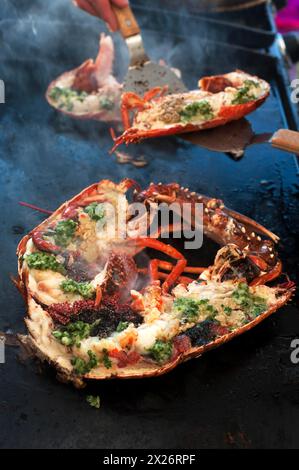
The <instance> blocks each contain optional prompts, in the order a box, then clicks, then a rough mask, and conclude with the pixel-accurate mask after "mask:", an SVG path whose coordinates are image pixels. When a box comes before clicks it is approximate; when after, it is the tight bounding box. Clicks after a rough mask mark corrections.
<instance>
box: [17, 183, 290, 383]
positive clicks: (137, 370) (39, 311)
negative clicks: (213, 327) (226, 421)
mask: <svg viewBox="0 0 299 470" xmlns="http://www.w3.org/2000/svg"><path fill="white" fill-rule="evenodd" d="M105 185H107V187H108V188H109V185H112V186H113V187H114V189H115V188H116V190H117V191H119V192H120V193H124V192H125V190H126V188H127V187H128V186H129V185H132V181H131V180H123V181H122V182H121V183H120V184H119V185H114V184H113V183H112V182H110V181H108V180H103V181H101V182H100V183H95V184H93V185H91V186H89V187H88V188H86V189H84V190H83V191H81V192H80V193H79V194H78V195H76V196H75V197H73V198H72V199H70V200H69V201H67V202H65V203H64V204H62V205H61V206H60V207H59V208H58V209H57V210H56V211H55V212H54V213H53V214H52V215H51V216H50V217H49V218H48V219H46V220H45V221H44V222H42V223H41V224H39V225H38V227H36V228H35V229H34V231H36V230H37V229H41V228H43V226H45V225H48V224H49V223H50V222H52V221H54V220H55V219H56V218H59V217H60V216H61V215H62V214H63V212H64V211H65V209H66V208H67V207H68V206H71V205H74V204H76V203H78V202H79V201H80V200H82V199H84V198H86V197H88V196H90V195H92V194H93V193H95V191H97V190H98V189H99V188H103V187H105ZM31 233H32V232H30V233H29V234H28V235H26V236H25V237H23V239H22V240H21V241H20V243H19V245H18V247H17V256H18V274H19V277H18V279H17V281H16V285H17V287H18V288H19V290H20V292H21V293H22V295H23V296H24V299H25V301H26V303H27V307H28V311H27V316H26V318H25V323H26V326H27V328H28V336H23V337H21V339H22V341H23V342H26V344H27V346H28V345H29V346H30V347H31V348H32V350H33V351H34V353H35V355H36V356H37V357H39V358H40V359H41V360H43V361H47V362H48V363H50V364H52V365H53V366H54V367H55V368H56V370H57V371H58V378H59V379H60V380H63V381H70V382H72V383H73V384H74V385H75V386H76V387H82V386H84V380H85V379H95V380H100V379H107V378H114V377H116V378H122V379H128V378H142V377H153V376H159V375H162V374H165V373H166V372H169V371H170V370H172V369H174V368H175V367H176V366H177V365H179V364H180V363H182V362H185V361H187V360H189V359H192V358H195V357H199V356H201V355H202V354H203V353H205V352H206V351H209V350H210V349H214V348H216V347H218V346H220V345H222V344H224V343H227V342H228V341H230V340H231V339H233V338H234V337H236V336H239V335H241V334H242V333H245V332H246V331H249V330H251V329H252V328H253V327H254V326H256V325H258V324H259V323H261V322H262V321H263V320H265V319H266V318H267V317H269V316H270V315H271V314H272V313H274V312H275V311H276V310H278V309H279V308H281V307H282V306H283V305H284V304H286V303H287V302H288V301H289V300H290V299H291V297H292V295H293V293H294V290H295V287H294V284H293V283H292V282H289V283H287V284H285V285H281V286H277V287H276V289H279V292H280V296H279V299H278V300H277V303H276V304H275V305H273V306H271V308H269V309H268V310H267V311H266V312H264V313H262V314H261V315H259V316H258V317H257V318H255V319H254V320H252V321H251V322H249V323H247V324H246V325H244V326H242V327H240V328H238V329H235V330H234V331H232V332H230V333H228V334H225V335H223V336H220V337H218V338H217V339H215V340H214V341H211V342H210V343H208V344H205V345H203V346H198V347H191V348H190V349H188V350H187V351H185V352H183V353H180V354H179V355H178V356H177V357H176V358H175V359H174V360H172V361H171V362H168V363H167V364H164V365H162V366H159V365H157V364H155V363H153V362H152V361H146V360H142V361H139V362H138V363H137V364H134V365H127V366H126V367H125V368H117V370H116V372H115V371H111V370H110V369H106V368H101V369H95V370H93V371H91V372H90V373H88V374H85V375H84V376H82V377H81V376H80V377H79V376H77V375H75V374H74V373H73V370H72V369H73V368H72V365H71V362H70V359H71V356H69V357H68V355H67V354H68V353H65V348H64V347H63V346H60V345H59V350H58V352H57V351H56V354H53V351H51V347H52V345H53V344H51V341H55V340H52V338H51V337H50V335H49V336H47V335H46V337H45V339H44V338H43V337H42V336H41V332H42V330H43V326H44V325H45V324H46V323H47V322H48V323H49V322H51V321H52V320H51V319H50V317H49V315H48V313H47V311H46V310H45V309H43V307H42V306H41V305H40V304H38V303H37V302H36V300H35V298H34V296H33V294H32V292H30V289H29V287H28V271H24V270H23V269H22V264H23V263H22V259H23V255H24V254H25V251H26V245H27V242H28V240H29V239H30V237H31ZM43 339H44V341H42V340H43ZM55 343H56V341H55ZM56 346H57V345H56Z"/></svg>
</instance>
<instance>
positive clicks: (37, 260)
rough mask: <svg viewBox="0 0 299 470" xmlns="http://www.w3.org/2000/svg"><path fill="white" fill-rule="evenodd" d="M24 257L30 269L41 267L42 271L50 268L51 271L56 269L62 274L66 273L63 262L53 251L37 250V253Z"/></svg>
mask: <svg viewBox="0 0 299 470" xmlns="http://www.w3.org/2000/svg"><path fill="white" fill-rule="evenodd" d="M24 259H25V261H26V263H27V265H28V267H29V268H30V269H40V270H42V271H43V270H46V269H50V270H51V271H56V272H58V273H61V274H64V273H65V268H64V266H63V264H61V263H59V261H57V259H56V256H55V255H53V254H51V253H44V252H40V251H36V252H35V253H31V254H30V255H26V256H25V257H24Z"/></svg>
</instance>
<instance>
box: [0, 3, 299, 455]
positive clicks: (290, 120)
mask: <svg viewBox="0 0 299 470" xmlns="http://www.w3.org/2000/svg"><path fill="white" fill-rule="evenodd" d="M136 3H138V5H137V6H136V5H135V6H136V14H137V16H138V19H139V20H140V22H141V23H142V24H143V25H144V28H145V29H144V39H145V42H146V45H147V48H148V50H149V53H150V55H151V57H152V58H153V59H160V58H164V59H166V60H167V61H168V62H169V63H170V64H171V65H172V66H176V67H179V68H181V70H182V72H183V79H184V80H185V82H186V84H187V85H188V87H195V86H196V83H197V79H198V78H199V77H200V76H202V75H204V74H213V73H219V72H221V73H222V72H226V71H230V70H232V69H234V68H241V69H244V70H247V71H249V72H252V73H255V74H257V75H260V76H261V77H263V78H265V79H267V80H269V81H270V83H271V86H272V92H271V96H270V98H269V99H268V100H267V101H266V103H265V104H264V105H263V107H262V108H260V109H258V110H257V111H256V112H255V113H253V114H252V115H251V116H250V117H249V121H250V123H251V124H252V127H253V129H254V131H255V132H256V133H261V132H274V131H275V130H276V129H278V128H280V127H286V126H287V127H290V128H293V129H294V128H296V114H295V112H294V109H293V108H292V105H291V103H290V101H289V98H288V96H289V89H288V82H287V78H286V70H285V64H284V59H283V57H281V56H280V53H279V51H278V48H277V47H276V45H275V41H276V37H275V34H274V35H273V42H272V43H271V44H269V43H268V42H267V43H261V44H260V47H258V45H259V44H257V43H256V42H255V43H254V44H253V40H255V39H256V38H253V37H252V38H251V39H250V41H249V39H248V38H247V39H246V41H245V43H242V41H241V40H240V39H241V36H240V35H238V41H236V43H234V41H233V40H232V39H233V38H232V36H231V34H230V30H229V25H227V26H226V27H227V28H228V34H227V39H225V37H224V33H223V32H225V29H222V33H221V34H222V36H219V37H218V38H217V34H216V33H217V28H216V27H215V28H214V29H213V26H211V21H212V20H213V18H215V19H216V20H217V21H224V20H225V21H226V22H227V21H230V17H229V15H228V14H227V13H226V16H225V18H224V17H223V16H221V15H220V16H217V17H215V15H209V28H208V29H207V31H206V34H202V30H203V29H204V28H205V22H204V20H203V16H202V15H201V23H200V25H201V30H199V29H198V28H196V24H194V14H192V18H191V17H190V25H193V26H192V29H191V27H190V28H189V29H188V24H186V19H185V20H184V22H183V23H182V22H181V26H182V27H181V28H177V27H176V28H173V27H172V24H173V23H172V20H171V15H167V13H165V12H164V13H163V12H161V14H163V15H164V16H162V18H161V19H160V22H159V23H157V25H156V27H155V22H154V21H153V18H154V13H153V12H152V13H151V11H150V9H149V8H148V7H147V8H144V9H142V5H141V3H142V2H136ZM132 5H133V8H134V2H132ZM153 7H154V6H153ZM263 8H264V9H263V10H262V12H263V15H269V10H268V9H266V7H265V6H263ZM267 8H268V7H267ZM174 13H175V12H172V15H174ZM151 14H153V17H152V18H151ZM187 14H188V12H186V11H184V15H187ZM238 14H239V16H240V19H241V20H242V21H240V22H237V21H236V13H234V14H233V17H232V22H234V23H235V24H236V25H237V26H235V27H236V28H240V23H243V24H246V15H248V18H251V17H252V14H251V13H248V12H247V13H246V12H245V13H240V12H239V13H238ZM1 15H2V18H1V21H0V41H1V48H0V78H1V79H3V80H4V81H5V84H6V104H5V105H0V113H1V114H0V126H1V142H0V165H1V171H0V184H1V197H2V204H1V216H0V217H1V239H2V241H1V248H0V249H1V280H2V292H1V316H0V331H4V332H7V331H8V332H14V333H16V332H20V331H21V332H22V331H23V332H24V331H25V329H24V325H23V316H24V313H25V307H24V303H23V300H22V298H21V296H20V295H19V294H18V293H17V292H16V290H15V288H14V286H13V285H12V283H11V281H10V275H11V274H16V257H15V250H16V246H17V243H18V242H19V240H20V239H21V237H22V236H23V235H24V234H26V233H27V232H28V231H29V230H31V229H32V228H33V227H35V226H36V225H37V224H38V223H39V222H40V221H41V220H42V219H43V217H42V215H41V214H40V213H37V212H34V211H30V210H29V209H26V208H23V207H20V206H19V205H18V201H19V200H23V201H27V202H30V203H33V204H37V205H39V206H41V207H43V208H46V209H55V208H56V207H57V206H58V205H60V204H61V203H62V202H64V201H65V200H67V199H68V198H70V197H72V196H73V195H74V194H76V193H78V192H79V191H80V190H81V189H82V188H84V187H86V186H87V185H89V184H91V183H93V182H95V181H97V180H100V179H102V178H110V179H112V180H114V181H119V180H121V179H122V178H124V177H130V178H135V179H136V180H137V181H138V182H139V183H140V184H141V185H142V186H146V185H148V184H149V182H150V181H156V182H158V181H163V182H171V181H177V182H179V183H180V184H182V185H183V186H185V187H186V186H188V187H190V188H192V189H193V190H195V191H198V192H201V193H204V194H207V195H210V196H216V197H218V198H222V199H223V200H224V201H225V203H226V205H227V206H228V207H231V208H233V209H235V210H237V211H240V212H242V213H244V214H246V215H248V216H249V217H252V218H254V219H256V220H257V221H259V222H260V223H262V224H264V225H266V226H267V227H268V228H269V229H270V230H272V231H274V232H275V233H277V234H278V235H279V236H280V237H281V240H282V241H281V244H280V250H281V258H282V260H283V262H284V267H285V270H286V271H287V272H288V273H289V275H290V276H291V278H292V279H293V280H296V268H297V265H298V245H297V244H296V241H297V238H296V237H297V235H298V192H299V187H298V179H297V178H298V175H297V167H296V161H295V159H294V158H293V156H291V155H289V154H287V153H284V152H281V151H279V150H274V149H272V148H271V147H270V146H269V145H268V144H261V145H257V146H253V147H250V148H248V149H247V150H246V152H245V155H244V157H243V158H242V159H241V160H239V161H238V162H236V161H234V160H232V159H231V158H229V157H228V156H227V155H225V154H219V153H215V152H211V151H208V150H205V149H202V148H200V147H197V146H193V145H192V144H190V143H188V142H186V141H184V140H182V139H180V138H176V137H172V138H163V139H156V140H152V141H147V142H144V143H142V144H140V145H138V146H136V147H131V148H130V149H129V152H130V153H133V154H134V155H136V157H138V156H139V155H141V154H142V155H144V156H145V158H146V159H147V160H148V161H149V164H148V166H146V167H145V168H143V169H139V168H135V167H133V166H130V165H119V164H117V163H116V162H115V159H114V157H111V156H109V155H108V150H109V149H110V148H111V138H110V135H109V126H107V125H106V124H104V123H95V122H80V121H74V120H71V119H69V118H67V117H64V116H62V115H61V114H58V113H57V112H55V111H54V110H53V109H51V108H50V107H49V106H48V104H47V103H46V101H45V99H44V92H45V90H46V88H47V85H48V84H49V82H50V81H51V80H52V79H54V78H55V77H56V76H57V75H58V74H60V73H61V72H63V71H65V70H66V69H68V68H73V67H75V66H77V65H78V64H80V63H82V62H83V61H84V60H85V59H86V58H87V57H94V56H95V54H96V52H97V42H98V35H99V32H100V31H101V30H103V29H104V26H103V25H102V24H101V23H100V22H99V21H98V20H96V19H95V18H91V17H88V16H86V15H84V14H83V13H82V12H79V11H77V10H76V9H74V8H73V7H72V6H71V4H70V2H62V1H59V0H56V1H55V2H51V3H50V4H49V2H44V0H38V1H37V0H26V1H24V0H23V1H22V0H10V1H9V0H2V5H1ZM261 15H262V13H260V16H259V17H258V16H256V18H257V19H258V20H259V21H258V22H259V23H261V22H262V17H261ZM173 22H174V23H178V24H180V17H179V16H176V17H175V16H173ZM258 22H257V24H256V27H257V28H258V27H259V26H258ZM195 23H196V22H195ZM263 23H265V24H270V25H271V24H272V20H271V17H269V16H264V17H263ZM163 25H164V27H163ZM184 25H185V26H184ZM238 25H239V26H238ZM247 25H248V27H253V26H254V25H252V24H251V23H250V21H249V20H248V23H247ZM183 26H184V27H183ZM157 28H158V29H157ZM260 29H261V31H260V32H259V33H258V34H259V37H261V35H262V36H263V37H266V38H267V41H269V35H271V34H272V33H273V31H271V28H269V29H267V28H260ZM263 29H264V31H263ZM211 32H213V34H211ZM187 33H188V36H187ZM215 34H216V36H215ZM114 39H115V43H116V49H117V57H116V67H115V69H116V74H117V76H118V77H121V76H123V74H124V72H125V68H126V60H127V53H126V50H125V47H124V45H123V44H122V41H121V39H120V37H119V36H118V35H117V34H116V35H115V37H114ZM124 58H125V59H124ZM214 253H215V247H214V246H213V244H211V243H208V242H207V243H206V244H205V245H204V249H203V250H202V254H201V255H200V256H202V258H203V259H205V258H206V259H207V260H211V259H213V255H214ZM296 337H299V316H298V310H297V309H296V307H295V303H292V304H290V305H288V306H285V307H284V308H282V309H281V310H280V311H279V312H278V313H276V314H275V315H273V316H271V317H270V318H269V319H267V320H266V321H264V322H263V323H262V324H261V325H259V326H258V327H256V328H254V329H253V330H252V331H250V332H248V333H246V334H244V335H243V336H241V337H239V338H237V339H235V340H233V341H232V342H230V343H229V344H227V345H225V346H223V347H221V348H219V349H218V350H215V351H212V352H209V353H207V354H206V355H204V356H203V357H202V358H200V359H197V360H192V361H190V362H188V363H186V364H184V365H181V366H180V367H178V368H177V369H175V370H174V371H173V372H171V373H169V374H168V375H166V376H163V377H159V378H152V379H144V380H129V381H120V380H111V381H106V382H100V383H97V384H90V385H89V386H88V388H87V389H86V390H83V391H77V390H75V389H73V388H72V387H71V386H67V385H62V384H60V383H58V382H57V381H56V379H55V373H54V371H53V370H51V369H50V368H49V367H47V366H45V367H43V368H42V369H40V367H37V364H36V362H35V361H31V360H27V361H25V362H22V361H20V360H18V359H17V353H18V350H17V349H15V348H10V347H7V348H6V363H5V364H4V365H2V364H0V380H1V387H0V419H1V426H0V447H3V448H6V447H10V448H11V447H13V448H24V447H25V448H104V449H110V448H111V449H116V448H127V449H130V448H177V449H180V448H185V449H191V448H215V447H220V448H231V447H233V448H244V447H249V448H250V447H258V448H265V447H270V448H277V447H283V448H290V447H291V448H294V447H298V445H299V436H298V425H299V398H298V397H299V365H297V366H296V365H293V364H292V363H291V362H290V353H291V349H290V343H291V340H292V339H294V338H296ZM90 393H91V394H99V395H100V396H101V401H102V406H101V409H100V410H95V409H93V408H91V407H90V406H89V405H87V403H86V401H85V397H86V395H87V394H90Z"/></svg>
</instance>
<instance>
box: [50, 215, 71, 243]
mask: <svg viewBox="0 0 299 470" xmlns="http://www.w3.org/2000/svg"><path fill="white" fill-rule="evenodd" d="M76 228H77V222H75V221H74V220H72V219H67V220H60V221H59V222H58V223H57V225H56V227H55V229H54V231H53V236H54V240H55V243H56V244H57V245H58V246H62V247H66V246H67V245H68V244H69V243H70V242H71V240H72V238H73V237H74V234H75V231H76ZM50 234H51V235H52V232H51V233H50Z"/></svg>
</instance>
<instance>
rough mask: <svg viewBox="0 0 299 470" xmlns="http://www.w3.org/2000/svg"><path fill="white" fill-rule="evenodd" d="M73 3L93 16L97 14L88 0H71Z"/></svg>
mask: <svg viewBox="0 0 299 470" xmlns="http://www.w3.org/2000/svg"><path fill="white" fill-rule="evenodd" d="M73 4H74V5H75V6H76V7H78V8H81V9H82V10H84V11H86V12H87V13H90V14H91V15H93V16H99V15H98V13H97V11H96V10H95V9H94V8H93V7H92V5H91V4H90V3H89V2H88V0H73Z"/></svg>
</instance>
